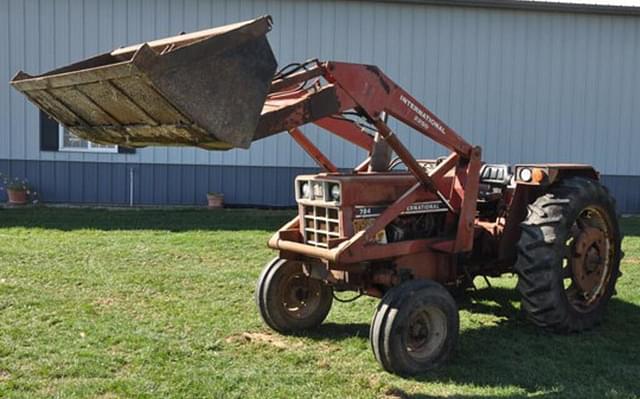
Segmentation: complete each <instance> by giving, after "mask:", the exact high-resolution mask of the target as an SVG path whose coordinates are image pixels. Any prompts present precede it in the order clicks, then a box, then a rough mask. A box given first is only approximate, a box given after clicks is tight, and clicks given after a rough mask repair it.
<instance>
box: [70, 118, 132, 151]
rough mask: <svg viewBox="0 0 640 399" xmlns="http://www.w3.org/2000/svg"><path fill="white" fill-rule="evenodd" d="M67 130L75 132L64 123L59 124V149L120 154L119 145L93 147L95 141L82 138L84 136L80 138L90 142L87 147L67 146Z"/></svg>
mask: <svg viewBox="0 0 640 399" xmlns="http://www.w3.org/2000/svg"><path fill="white" fill-rule="evenodd" d="M65 132H67V133H68V134H73V133H71V132H69V131H68V130H67V129H65V127H64V126H63V125H61V124H59V125H58V151H60V152H82V153H92V154H118V153H119V152H120V151H119V147H118V146H117V145H114V146H113V147H111V148H99V147H92V145H93V144H94V143H93V142H91V141H89V140H85V139H82V138H80V140H84V141H86V142H87V143H88V144H89V145H88V147H87V148H76V147H67V146H65V145H64V135H65Z"/></svg>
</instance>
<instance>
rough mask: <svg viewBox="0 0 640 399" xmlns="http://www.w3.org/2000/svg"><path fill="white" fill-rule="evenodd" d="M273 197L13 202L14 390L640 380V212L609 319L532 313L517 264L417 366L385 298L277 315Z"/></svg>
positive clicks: (623, 389) (9, 257)
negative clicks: (288, 320)
mask: <svg viewBox="0 0 640 399" xmlns="http://www.w3.org/2000/svg"><path fill="white" fill-rule="evenodd" d="M291 216H292V212H290V211H257V210H224V211H207V210H86V209H47V208H35V209H6V210H0V397H2V398H20V397H62V398H68V397H100V398H115V397H127V398H129V397H150V398H151V397H153V398H160V397H162V398H164V397H177V398H178V397H180V398H181V397H194V398H202V397H219V398H249V397H255V398H293V397H296V398H297V397H300V398H307V397H315V398H319V397H331V398H343V397H354V398H376V397H387V398H397V397H417V398H431V397H463V398H471V397H478V398H493V397H545V398H546V397H560V398H567V397H575V398H586V397H593V398H605V397H610V398H617V397H620V398H625V397H626V398H630V397H637V396H638V395H639V394H640V269H639V267H638V266H639V263H640V219H624V220H623V222H622V223H623V227H624V230H625V232H626V238H625V241H624V249H625V251H626V257H625V259H624V261H623V264H622V270H623V272H624V276H623V277H622V278H621V279H620V281H619V284H618V295H617V296H616V297H615V298H614V299H613V300H612V301H611V303H610V306H609V311H608V316H607V318H606V321H605V323H604V324H603V325H601V326H599V327H598V328H596V329H595V330H593V331H590V332H587V333H584V334H581V335H570V336H556V335H550V334H547V333H544V332H541V331H539V330H538V329H536V328H535V327H533V326H531V325H530V324H529V323H528V322H526V321H525V320H524V319H523V317H522V316H521V314H520V311H519V302H518V295H517V294H516V292H515V291H514V286H515V283H516V280H515V278H513V277H504V278H500V279H491V283H492V285H493V288H488V287H487V285H486V284H485V283H484V282H483V281H482V280H481V279H477V280H476V283H477V285H478V288H479V289H478V291H475V292H471V293H469V296H468V298H467V299H465V300H463V301H462V303H461V304H460V308H461V311H460V312H461V335H460V340H459V346H458V349H457V351H456V353H455V356H454V358H453V359H452V362H451V363H450V365H448V366H446V367H444V368H442V369H440V370H437V371H435V372H432V373H429V374H427V375H425V376H423V377H421V378H417V379H402V378H399V377H396V376H393V375H390V374H388V373H385V372H383V371H382V370H381V369H380V367H379V366H378V364H377V363H376V361H375V360H374V357H373V355H372V353H371V350H370V348H369V342H368V330H369V321H370V319H371V316H372V314H373V311H374V309H375V306H376V303H377V301H376V300H373V299H369V298H362V299H361V300H358V301H356V302H353V303H348V304H341V303H334V307H333V309H332V311H331V313H330V315H329V318H328V320H327V321H326V323H325V324H324V325H322V326H321V327H320V328H319V329H317V330H316V331H313V332H310V333H307V334H304V335H300V336H290V337H284V336H280V335H277V334H273V333H271V332H270V331H269V330H268V329H267V328H266V327H265V326H264V325H263V324H262V322H261V320H260V318H259V316H258V313H257V312H256V309H255V305H254V302H253V292H254V286H255V281H256V278H257V277H258V274H259V273H260V271H261V268H262V266H263V264H264V263H265V262H266V261H268V260H269V259H270V258H271V257H273V256H274V254H273V252H272V251H270V250H269V249H267V248H266V244H265V243H266V240H267V239H268V237H269V236H270V234H271V233H272V231H274V230H275V229H277V228H278V227H279V226H280V225H281V224H283V223H284V222H286V221H287V220H288V219H289V218H290V217H291Z"/></svg>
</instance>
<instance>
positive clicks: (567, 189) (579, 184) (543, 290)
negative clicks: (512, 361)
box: [515, 177, 621, 333]
mask: <svg viewBox="0 0 640 399" xmlns="http://www.w3.org/2000/svg"><path fill="white" fill-rule="evenodd" d="M521 228H522V235H521V238H520V241H519V242H518V258H517V261H516V264H515V270H516V272H517V274H518V285H517V288H518V291H519V292H520V294H521V296H522V308H523V310H524V312H525V313H526V314H527V316H528V317H529V319H531V320H532V321H533V322H534V323H535V324H536V325H538V326H540V327H543V328H545V329H547V330H549V331H553V332H559V333H570V332H577V331H582V330H585V329H589V328H592V327H593V326H594V325H596V324H597V323H599V322H600V321H601V320H602V318H603V316H604V313H605V309H606V306H607V303H608V302H609V299H610V298H611V296H612V295H613V293H614V291H615V284H616V280H617V278H618V275H619V267H620V257H621V249H620V242H621V237H620V229H619V226H618V220H617V217H616V212H615V202H614V200H613V198H612V197H611V196H610V195H609V193H608V192H607V190H606V188H605V187H604V186H602V185H601V184H600V183H599V182H597V181H594V180H590V179H586V178H581V177H574V178H569V179H565V180H563V181H561V182H559V183H557V184H555V185H553V186H551V188H550V189H549V191H548V192H547V193H546V194H544V195H542V196H540V197H539V198H538V199H536V200H535V201H534V202H533V204H531V205H530V206H529V214H528V216H527V218H526V220H525V221H524V222H523V223H522V224H521Z"/></svg>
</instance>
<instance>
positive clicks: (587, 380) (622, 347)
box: [306, 288, 640, 398]
mask: <svg viewBox="0 0 640 399" xmlns="http://www.w3.org/2000/svg"><path fill="white" fill-rule="evenodd" d="M517 300H518V296H517V293H516V292H515V290H512V289H505V288H487V289H481V290H478V291H475V292H470V293H469V296H468V298H467V300H463V301H462V302H460V308H461V309H466V310H469V311H471V312H473V313H474V314H477V315H478V317H475V318H473V319H474V320H476V319H479V320H480V321H479V322H478V323H477V324H474V325H472V326H471V327H469V326H467V327H466V328H465V329H464V330H462V331H461V334H460V338H459V341H458V349H457V351H456V353H455V355H454V357H453V359H452V360H451V362H450V363H449V364H448V365H447V366H445V367H443V368H441V369H439V370H435V371H433V372H431V373H428V374H426V375H424V376H421V377H418V378H414V380H415V381H419V382H440V383H445V384H447V383H455V384H460V385H471V386H479V387H496V388H498V387H512V388H513V389H517V390H519V391H522V392H523V393H522V394H518V395H514V396H511V397H528V396H531V395H533V396H535V397H562V398H564V397H594V398H600V397H636V395H638V394H640V380H638V376H639V375H640V364H639V360H640V347H639V346H638V342H639V341H640V307H638V306H636V305H634V304H631V303H628V302H625V301H623V300H620V299H617V298H614V299H612V300H611V302H610V303H609V307H608V310H607V317H606V318H605V322H604V323H603V324H602V325H600V326H598V327H596V328H595V329H593V330H592V331H587V332H584V333H581V334H572V335H556V334H550V333H546V332H544V331H542V330H540V329H538V328H536V327H535V326H533V325H532V324H531V323H529V322H528V321H526V320H525V319H524V317H523V315H522V314H521V313H520V311H519V309H518V308H516V307H515V306H513V304H512V302H513V301H517ZM482 314H488V315H492V316H496V317H491V318H490V319H491V321H487V322H486V324H483V322H482V320H483V318H482V317H481V316H482ZM496 318H497V319H498V320H499V321H497V322H496ZM306 336H309V337H311V338H314V339H319V340H321V339H330V340H338V341H340V340H343V339H346V338H351V337H354V336H357V337H361V338H362V339H363V340H367V339H368V336H369V326H368V324H364V323H354V324H346V325H337V324H332V323H328V324H326V325H323V326H321V327H320V328H318V329H316V330H315V331H313V332H310V333H308V334H306ZM396 390H397V392H391V393H390V396H391V397H394V396H395V397H400V398H433V397H437V396H429V395H420V394H418V395H410V394H407V393H405V392H403V391H402V390H400V389H396V388H394V389H392V391H396ZM456 397H478V398H481V397H494V396H491V395H488V396H474V395H471V396H464V395H457V396H456ZM500 397H504V396H500Z"/></svg>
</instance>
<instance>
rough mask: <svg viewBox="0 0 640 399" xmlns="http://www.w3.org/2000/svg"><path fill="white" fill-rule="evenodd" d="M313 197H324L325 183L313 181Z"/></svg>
mask: <svg viewBox="0 0 640 399" xmlns="http://www.w3.org/2000/svg"><path fill="white" fill-rule="evenodd" d="M312 197H313V199H324V185H323V184H322V183H313V193H312Z"/></svg>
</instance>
